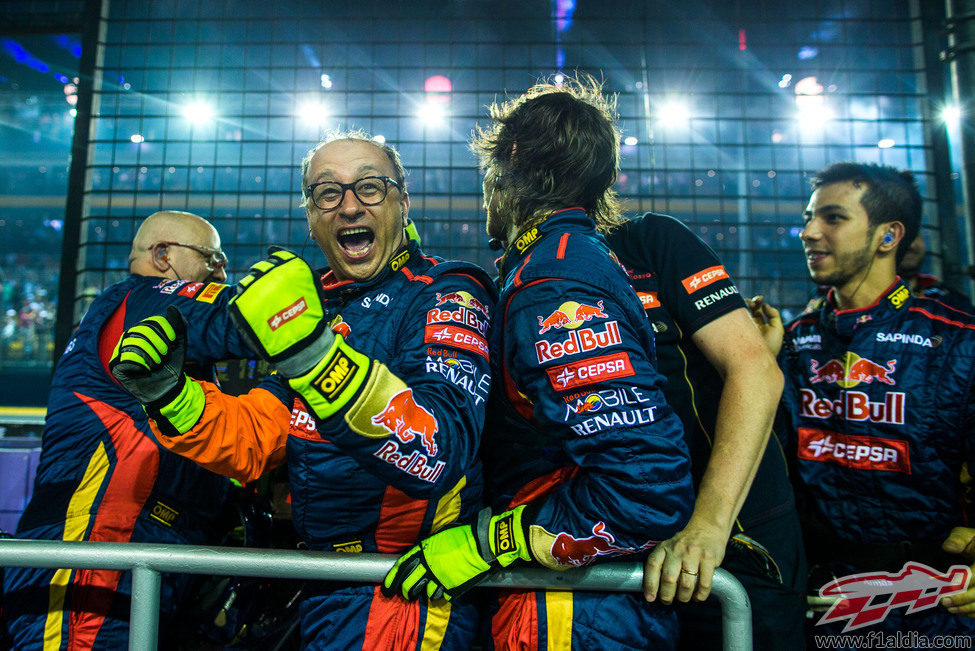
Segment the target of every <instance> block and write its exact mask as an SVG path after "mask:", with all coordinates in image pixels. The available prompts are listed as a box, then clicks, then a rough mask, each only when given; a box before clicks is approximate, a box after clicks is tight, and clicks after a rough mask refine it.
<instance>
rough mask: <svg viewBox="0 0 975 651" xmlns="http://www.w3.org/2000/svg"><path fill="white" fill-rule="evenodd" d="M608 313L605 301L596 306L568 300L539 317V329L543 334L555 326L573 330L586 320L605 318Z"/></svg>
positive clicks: (539, 332)
mask: <svg viewBox="0 0 975 651" xmlns="http://www.w3.org/2000/svg"><path fill="white" fill-rule="evenodd" d="M605 318H606V313H605V312H603V302H602V301H599V302H598V303H596V305H595V307H594V306H592V305H586V304H585V303H577V302H576V301H566V302H565V303H562V305H560V306H559V308H558V309H557V310H555V311H554V312H552V313H551V314H550V315H548V317H541V316H540V317H538V325H539V331H538V334H540V335H542V334H545V333H546V332H548V331H549V330H551V329H553V328H555V329H559V328H566V329H568V330H573V329H575V328H578V327H579V326H581V325H582V324H583V323H585V322H586V321H592V320H593V319H605Z"/></svg>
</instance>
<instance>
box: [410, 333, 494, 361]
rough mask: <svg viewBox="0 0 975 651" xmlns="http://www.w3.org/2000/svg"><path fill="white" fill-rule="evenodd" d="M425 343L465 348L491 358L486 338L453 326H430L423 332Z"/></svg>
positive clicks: (485, 357)
mask: <svg viewBox="0 0 975 651" xmlns="http://www.w3.org/2000/svg"><path fill="white" fill-rule="evenodd" d="M423 341H424V343H428V344H432V343H438V344H443V345H445V346H455V347H457V348H463V349H464V350H469V351H471V352H472V353H477V354H478V355H480V356H481V357H483V358H484V359H488V358H489V356H488V344H487V341H485V340H484V337H481V336H480V335H478V334H477V333H475V332H471V331H470V330H468V329H467V328H460V327H458V326H452V325H444V326H435V325H428V326H427V327H426V328H424V330H423Z"/></svg>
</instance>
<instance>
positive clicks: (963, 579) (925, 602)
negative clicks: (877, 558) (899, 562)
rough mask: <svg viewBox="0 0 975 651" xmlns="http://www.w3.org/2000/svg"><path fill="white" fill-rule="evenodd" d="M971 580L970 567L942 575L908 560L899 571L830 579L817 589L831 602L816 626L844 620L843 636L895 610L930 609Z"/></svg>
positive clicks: (949, 569)
mask: <svg viewBox="0 0 975 651" xmlns="http://www.w3.org/2000/svg"><path fill="white" fill-rule="evenodd" d="M971 577H972V571H971V569H970V568H968V567H965V566H964V565H952V566H951V567H950V568H948V572H947V573H946V574H942V573H941V572H938V571H937V570H935V569H934V568H931V567H928V566H927V565H924V564H922V563H917V562H914V561H908V562H907V563H905V564H904V567H903V568H901V571H900V572H897V573H891V572H867V573H863V574H850V575H847V576H843V577H840V578H838V579H834V580H832V581H830V582H829V583H827V584H826V585H824V586H823V587H821V588H820V589H819V596H820V597H823V598H827V599H835V600H836V602H835V603H834V604H833V605H832V606H830V608H829V610H827V611H826V614H825V615H823V616H822V618H821V619H820V620H819V621H818V622H816V626H820V625H822V624H829V623H831V622H839V621H842V620H844V619H845V620H847V622H846V626H844V627H843V631H842V632H843V633H846V632H847V631H852V630H855V629H858V628H861V627H863V626H869V625H871V624H876V623H877V622H882V621H883V620H885V619H886V618H887V615H889V614H890V611H892V610H893V609H895V608H903V607H905V606H906V607H907V613H916V612H918V611H921V610H927V609H928V608H934V607H935V606H937V605H938V603H939V602H940V601H941V599H942V598H944V597H947V596H948V595H952V594H955V593H956V592H963V591H964V590H965V589H966V588H967V587H968V582H969V580H970V579H971Z"/></svg>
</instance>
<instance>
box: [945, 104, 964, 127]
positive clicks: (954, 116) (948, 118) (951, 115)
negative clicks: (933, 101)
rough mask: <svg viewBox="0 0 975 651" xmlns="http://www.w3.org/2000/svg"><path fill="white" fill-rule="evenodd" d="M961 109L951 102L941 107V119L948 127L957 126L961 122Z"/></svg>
mask: <svg viewBox="0 0 975 651" xmlns="http://www.w3.org/2000/svg"><path fill="white" fill-rule="evenodd" d="M961 118H962V110H961V107H960V106H956V105H954V104H951V105H949V106H946V107H944V108H943V109H941V119H942V120H943V121H944V123H945V124H947V125H948V126H949V127H952V128H954V127H957V126H958V125H959V124H961Z"/></svg>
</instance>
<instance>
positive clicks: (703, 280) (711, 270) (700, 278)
mask: <svg viewBox="0 0 975 651" xmlns="http://www.w3.org/2000/svg"><path fill="white" fill-rule="evenodd" d="M727 277H728V272H727V271H725V268H724V267H723V266H721V265H715V266H713V267H708V268H707V269H702V270H701V271H699V272H697V273H696V274H692V275H690V276H688V277H687V278H685V279H684V280H682V281H680V282H681V284H682V285H684V289H685V290H687V293H688V294H693V293H694V292H696V291H698V290H699V289H704V288H705V287H707V286H708V285H711V284H713V283H716V282H718V281H719V280H723V279H725V278H727Z"/></svg>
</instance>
